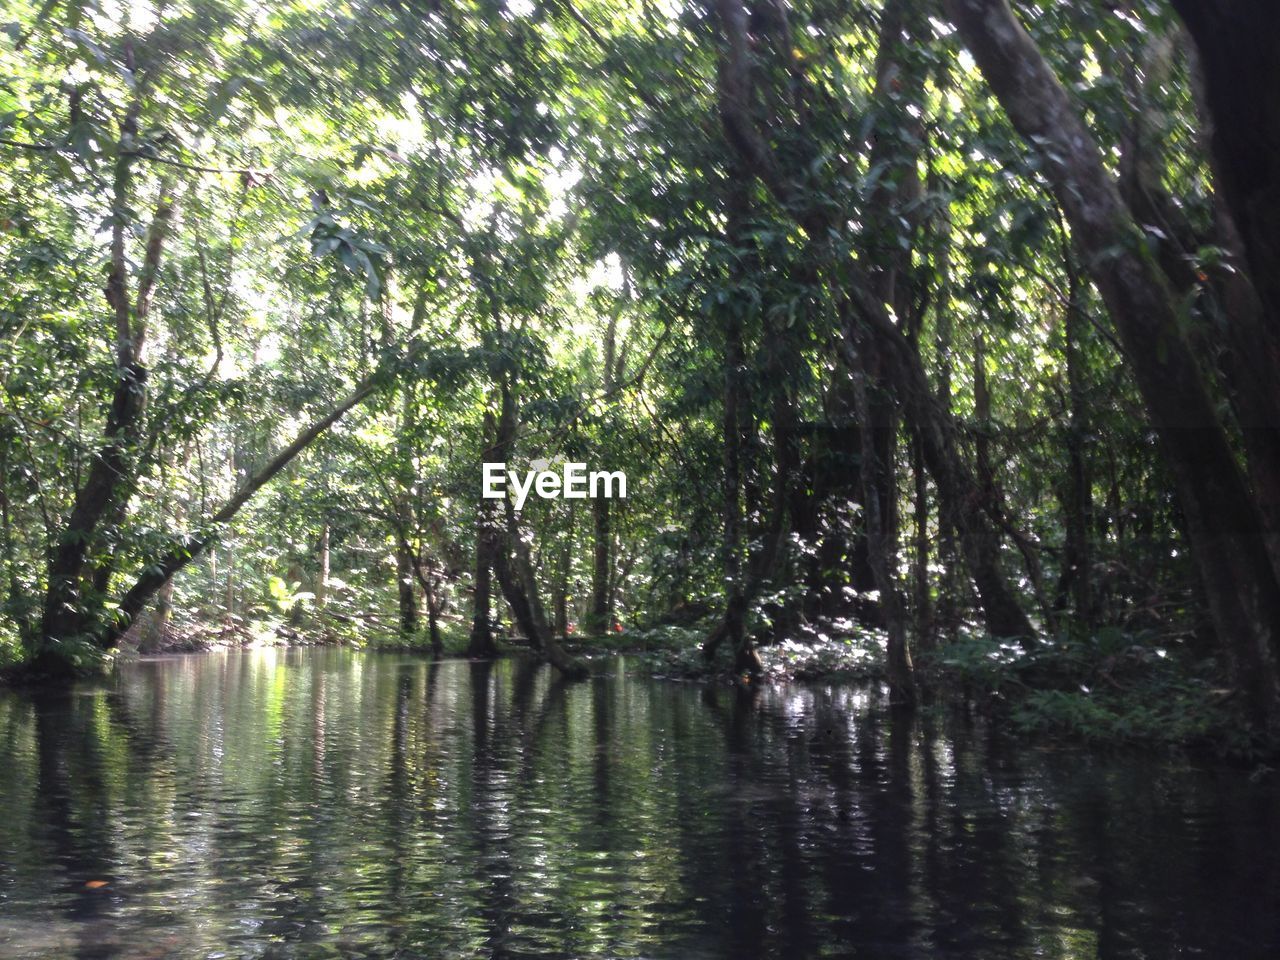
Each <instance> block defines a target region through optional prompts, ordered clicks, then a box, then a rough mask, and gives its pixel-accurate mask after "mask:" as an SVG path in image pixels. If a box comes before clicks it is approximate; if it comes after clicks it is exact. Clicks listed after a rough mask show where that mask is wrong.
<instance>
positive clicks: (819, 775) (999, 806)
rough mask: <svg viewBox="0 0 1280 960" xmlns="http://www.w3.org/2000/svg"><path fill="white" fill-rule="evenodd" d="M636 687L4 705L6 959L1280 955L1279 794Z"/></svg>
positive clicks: (156, 687)
mask: <svg viewBox="0 0 1280 960" xmlns="http://www.w3.org/2000/svg"><path fill="white" fill-rule="evenodd" d="M609 674H610V675H609V676H607V677H605V678H602V679H598V680H595V681H593V682H590V683H584V684H578V685H572V686H564V685H561V684H559V683H557V682H556V681H555V679H554V678H553V677H552V676H551V675H549V674H548V673H547V672H546V671H545V670H542V669H538V668H532V667H529V666H527V665H522V664H520V663H515V662H504V663H500V664H497V665H493V666H490V665H485V664H472V663H465V662H444V663H439V664H430V663H428V662H426V661H423V660H417V659H410V658H407V657H399V656H392V655H381V656H379V655H361V654H357V653H350V652H345V651H336V650H321V651H289V652H284V651H254V652H248V653H243V654H227V655H196V656H190V657H180V658H173V659H165V660H157V661H150V662H141V663H137V664H134V665H131V666H128V667H125V668H123V669H122V670H121V671H120V673H119V676H118V677H117V678H116V679H115V680H113V681H111V682H110V683H109V684H107V685H106V686H105V687H102V688H82V689H80V690H77V691H76V692H74V693H71V694H69V695H63V696H61V697H54V698H43V699H41V698H32V697H31V696H30V695H19V694H16V693H6V694H0V957H4V958H23V957H40V958H44V957H49V958H54V957H56V958H63V957H132V958H142V957H331V956H332V957H365V956H369V957H425V958H450V957H460V958H462V957H465V958H472V957H511V958H515V957H653V958H658V957H663V958H698V957H723V958H734V960H737V958H745V960H750V958H755V957H778V958H793V957H810V956H814V957H817V956H823V957H827V956H830V957H854V958H868V960H870V958H893V957H967V958H975V960H999V958H1024V957H1049V958H1065V957H1081V958H1083V957H1135V958H1136V957H1150V958H1167V957H1212V958H1217V957H1222V958H1247V957H1268V958H1273V957H1280V850H1278V849H1277V840H1280V793H1278V791H1277V787H1276V786H1275V785H1274V780H1275V778H1274V777H1272V778H1270V779H1268V780H1264V781H1262V782H1261V783H1257V784H1255V783H1251V782H1250V781H1249V779H1248V778H1247V777H1246V776H1245V775H1244V774H1242V773H1240V772H1239V771H1234V770H1226V769H1197V768H1192V767H1190V766H1187V765H1182V764H1177V763H1172V762H1169V761H1165V760H1158V759H1144V758H1134V757H1132V756H1111V757H1103V756H1099V755H1093V754H1090V753H1088V752H1084V751H1078V750H1066V751H1054V750H1040V749H1032V748H1028V747H1027V746H1026V745H1025V744H1023V745H1021V746H1019V745H1015V744H1009V743H1003V742H1002V741H1001V740H1000V739H999V738H994V737H992V736H991V735H990V733H989V732H985V731H983V730H982V729H980V728H979V729H973V728H966V727H964V726H963V725H962V724H959V723H954V724H952V723H935V724H931V723H929V722H928V721H921V720H916V721H905V720H901V719H891V718H890V717H889V716H888V715H886V714H885V713H884V712H883V711H882V710H880V709H878V708H877V707H876V705H875V704H874V703H873V702H872V699H871V696H872V695H871V694H868V693H867V692H860V691H856V690H850V689H844V688H824V687H778V688H774V689H769V690H765V691H764V692H763V693H761V694H759V695H758V696H757V697H756V698H755V699H754V701H752V700H750V699H748V698H744V697H743V696H741V695H739V694H737V693H736V692H735V691H732V690H728V689H705V688H702V687H699V686H694V685H688V684H676V683H670V682H662V681H654V680H649V679H642V678H638V677H634V676H627V675H626V674H625V673H624V672H623V670H622V665H621V664H620V663H618V664H614V665H612V666H611V667H610V670H609ZM104 881H105V882H104Z"/></svg>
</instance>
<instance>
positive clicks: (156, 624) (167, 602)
mask: <svg viewBox="0 0 1280 960" xmlns="http://www.w3.org/2000/svg"><path fill="white" fill-rule="evenodd" d="M172 617H173V577H170V578H169V579H168V580H166V581H165V582H164V586H163V587H161V588H160V589H159V591H157V593H156V604H155V609H154V610H152V612H151V616H150V618H149V619H148V620H147V624H146V628H145V629H144V631H143V634H142V639H141V640H139V641H138V651H139V652H140V653H154V652H155V651H157V650H159V649H161V648H162V647H163V646H164V643H165V640H167V639H168V637H169V621H170V620H171V619H172Z"/></svg>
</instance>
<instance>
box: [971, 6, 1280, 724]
mask: <svg viewBox="0 0 1280 960" xmlns="http://www.w3.org/2000/svg"><path fill="white" fill-rule="evenodd" d="M947 6H948V9H949V10H950V12H951V16H952V19H953V20H954V21H955V23H956V25H957V27H958V28H959V30H960V33H961V35H962V37H963V38H964V40H965V42H966V44H967V45H968V46H969V49H970V51H971V53H972V54H973V56H974V59H975V60H976V61H977V63H978V65H979V67H980V68H981V69H982V72H983V74H984V75H985V76H986V78H987V81H988V83H990V85H991V87H992V89H993V90H994V91H995V94H996V96H997V97H998V98H999V100H1000V102H1001V103H1002V104H1003V106H1004V108H1005V110H1006V112H1007V113H1008V114H1009V118H1010V120H1011V121H1012V122H1013V124H1014V126H1015V127H1016V128H1017V129H1018V130H1019V132H1020V133H1021V134H1022V135H1023V136H1024V137H1025V138H1026V140H1027V141H1028V143H1029V144H1030V145H1031V147H1032V149H1034V150H1036V151H1037V152H1038V153H1039V154H1040V157H1041V161H1042V167H1041V169H1042V170H1043V172H1044V174H1045V176H1046V177H1047V178H1048V179H1049V181H1050V183H1051V184H1052V186H1053V188H1054V191H1055V193H1056V194H1057V196H1058V202H1059V203H1060V204H1061V206H1062V209H1063V211H1064V213H1065V214H1066V217H1067V219H1068V221H1069V222H1070V224H1071V227H1072V234H1073V237H1074V239H1075V242H1076V244H1077V246H1078V248H1079V249H1080V251H1081V253H1082V255H1083V258H1084V265H1085V268H1086V269H1087V270H1088V272H1089V274H1090V276H1091V277H1092V278H1093V281H1094V283H1095V284H1096V285H1097V287H1098V290H1099V292H1100V293H1101V294H1102V298H1103V300H1104V301H1105V302H1106V304H1107V307H1108V310H1109V312H1110V314H1111V317H1112V320H1113V322H1114V323H1115V326H1116V329H1117V332H1118V333H1119V335H1120V339H1121V342H1122V343H1123V344H1124V347H1125V350H1126V353H1127V355H1128V360H1129V363H1130V365H1131V367H1132V369H1133V373H1134V377H1135V379H1136V380H1137V384H1138V389H1139V391H1140V393H1141V395H1142V397H1143V400H1144V402H1145V404H1146V407H1147V411H1148V414H1149V416H1150V419H1151V423H1152V426H1153V427H1154V429H1155V431H1156V432H1157V435H1158V436H1159V440H1160V445H1161V449H1162V451H1163V453H1164V456H1165V459H1166V461H1167V462H1168V464H1169V467H1170V470H1171V472H1172V473H1173V476H1174V478H1175V481H1176V484H1177V490H1178V498H1179V502H1180V504H1181V507H1182V513H1183V517H1184V520H1185V522H1186V528H1187V532H1188V535H1189V538H1190V540H1191V546H1192V549H1193V551H1194V553H1195V558H1196V562H1197V563H1198V565H1199V568H1200V572H1201V577H1202V580H1203V582H1204V587H1205V594H1206V596H1207V598H1208V600H1209V606H1210V609H1211V612H1212V615H1213V619H1214V623H1215V626H1216V627H1217V631H1218V636H1219V639H1220V641H1221V642H1222V643H1223V644H1224V645H1225V647H1226V650H1227V652H1228V655H1229V657H1230V659H1231V661H1232V665H1233V670H1234V674H1235V678H1236V683H1237V685H1238V686H1239V688H1240V690H1241V691H1242V693H1243V694H1244V696H1245V699H1246V702H1247V704H1248V708H1249V712H1250V714H1251V717H1252V719H1253V720H1254V721H1255V722H1257V723H1260V724H1262V723H1267V722H1269V720H1270V719H1271V718H1272V717H1273V716H1274V714H1275V705H1276V696H1277V686H1276V673H1275V666H1274V664H1275V658H1276V654H1277V648H1278V647H1280V587H1278V585H1277V582H1276V577H1275V574H1274V571H1273V569H1272V566H1271V562H1270V558H1269V556H1268V553H1267V548H1266V542H1265V537H1264V535H1263V527H1262V518H1261V516H1260V514H1259V511H1258V509H1257V507H1256V504H1255V503H1254V501H1253V499H1252V496H1251V494H1250V491H1249V490H1248V488H1247V486H1246V485H1245V482H1244V477H1243V475H1242V473H1241V471H1240V469H1239V466H1238V464H1237V463H1236V460H1235V457H1234V455H1233V453H1232V450H1231V446H1230V443H1229V441H1228V439H1227V435H1226V432H1225V431H1224V429H1223V427H1222V424H1221V423H1220V422H1219V420H1218V417H1217V413H1216V411H1215V409H1214V405H1213V402H1212V400H1211V397H1210V393H1209V390H1208V389H1207V386H1206V384H1205V381H1204V376H1203V372H1202V371H1201V369H1200V367H1199V365H1198V363H1197V361H1196V358H1195V356H1194V355H1193V354H1192V352H1191V350H1190V348H1189V347H1188V345H1187V342H1186V340H1185V338H1184V336H1183V334H1182V332H1181V328H1180V325H1179V321H1178V316H1177V310H1176V308H1175V305H1174V302H1173V298H1172V296H1171V294H1170V291H1169V288H1168V285H1167V283H1166V281H1165V278H1164V276H1163V275H1162V274H1161V273H1160V272H1158V270H1157V269H1156V266H1155V264H1154V263H1153V262H1152V260H1151V258H1150V256H1149V255H1148V254H1146V253H1145V250H1144V247H1143V238H1142V236H1141V234H1140V232H1139V231H1138V230H1137V228H1136V226H1135V224H1134V222H1133V220H1132V218H1131V217H1130V215H1129V212H1128V210H1127V209H1126V207H1125V206H1124V204H1123V202H1122V200H1121V198H1120V194H1119V191H1118V189H1117V187H1116V185H1115V183H1114V182H1113V181H1112V180H1111V178H1110V176H1109V174H1108V173H1107V170H1106V166H1105V164H1104V163H1103V159H1102V156H1101V153H1100V152H1099V150H1098V147H1097V145H1096V143H1095V142H1094V141H1093V138H1092V136H1091V135H1090V133H1089V131H1088V129H1087V128H1086V127H1085V126H1084V124H1083V122H1082V121H1081V120H1080V118H1079V117H1078V116H1077V115H1076V114H1075V112H1074V111H1073V109H1072V106H1071V103H1070V99H1069V97H1068V95H1067V93H1066V91H1065V90H1064V89H1063V87H1062V85H1061V84H1060V83H1059V81H1058V79H1057V78H1056V77H1055V76H1054V74H1053V72H1052V70H1051V69H1050V68H1049V66H1048V64H1047V63H1046V62H1045V60H1044V58H1043V57H1042V56H1041V54H1040V51H1039V50H1038V49H1037V48H1036V46H1035V43H1034V42H1033V41H1032V40H1031V38H1030V37H1029V36H1028V35H1027V33H1026V31H1025V30H1024V29H1023V28H1022V26H1021V24H1019V23H1018V21H1017V20H1016V18H1015V17H1014V15H1013V12H1012V11H1011V10H1010V9H1009V6H1008V3H1007V2H1006V0H947Z"/></svg>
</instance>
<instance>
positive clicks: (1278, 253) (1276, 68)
mask: <svg viewBox="0 0 1280 960" xmlns="http://www.w3.org/2000/svg"><path fill="white" fill-rule="evenodd" d="M1173 7H1174V9H1175V10H1177V11H1178V14H1179V15H1180V16H1181V17H1182V19H1183V21H1184V22H1185V23H1186V25H1187V29H1188V30H1189V31H1190V33H1191V36H1192V37H1193V38H1194V39H1195V42H1196V48H1197V50H1198V51H1199V59H1200V64H1201V69H1202V71H1203V74H1204V86H1205V99H1206V101H1207V103H1208V107H1209V111H1210V113H1211V115H1212V120H1213V136H1212V139H1211V141H1210V143H1211V146H1212V150H1213V160H1214V172H1215V174H1216V176H1215V179H1216V181H1217V183H1218V185H1219V186H1220V187H1221V190H1222V195H1223V196H1224V197H1225V198H1226V202H1227V206H1228V207H1229V208H1230V211H1231V217H1232V219H1233V220H1234V221H1235V225H1236V227H1237V228H1238V229H1239V232H1240V237H1241V239H1242V240H1243V243H1244V250H1245V256H1246V259H1247V260H1248V263H1249V273H1250V274H1251V276H1252V277H1253V282H1254V286H1255V287H1256V288H1257V291H1258V294H1259V296H1260V297H1261V299H1262V303H1263V304H1264V306H1265V309H1266V314H1267V322H1266V330H1267V337H1268V340H1269V341H1270V347H1271V349H1272V351H1273V355H1274V349H1275V347H1276V344H1277V342H1278V341H1280V217H1277V216H1276V211H1277V210H1280V96H1278V95H1277V91H1280V43H1277V37H1278V36H1280V11H1278V10H1277V8H1276V5H1275V3H1274V2H1273V0H1213V2H1208V0H1173ZM1273 369H1274V368H1273Z"/></svg>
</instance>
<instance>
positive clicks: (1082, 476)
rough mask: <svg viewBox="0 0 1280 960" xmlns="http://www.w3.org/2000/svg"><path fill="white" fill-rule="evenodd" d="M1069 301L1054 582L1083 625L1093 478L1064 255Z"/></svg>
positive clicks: (1076, 318) (1078, 332)
mask: <svg viewBox="0 0 1280 960" xmlns="http://www.w3.org/2000/svg"><path fill="white" fill-rule="evenodd" d="M1067 291H1068V296H1067V301H1068V302H1067V305H1066V309H1065V313H1064V317H1063V339H1064V341H1065V342H1064V344H1063V349H1064V351H1065V354H1066V367H1067V417H1068V421H1067V431H1066V433H1067V496H1066V503H1065V505H1064V506H1065V508H1066V509H1065V511H1064V513H1065V520H1066V522H1065V527H1066V538H1065V543H1064V545H1063V551H1062V575H1061V578H1060V580H1059V583H1058V594H1059V605H1062V603H1063V601H1064V600H1065V598H1066V596H1067V594H1068V593H1069V594H1070V596H1071V598H1072V606H1073V607H1074V612H1075V616H1076V620H1077V621H1079V623H1080V624H1081V626H1083V627H1085V628H1086V629H1087V628H1088V627H1089V625H1090V623H1091V622H1092V616H1093V573H1092V566H1093V562H1092V559H1091V550H1090V530H1091V528H1092V525H1093V522H1092V521H1093V480H1092V478H1091V475H1090V471H1089V461H1088V457H1087V456H1086V451H1085V443H1086V439H1087V437H1088V434H1089V410H1088V401H1087V398H1086V387H1085V371H1084V363H1085V361H1084V358H1083V356H1082V342H1083V337H1084V326H1085V325H1084V316H1083V314H1082V311H1083V310H1084V305H1083V304H1082V303H1081V302H1080V295H1079V280H1078V278H1077V277H1076V272H1075V266H1074V264H1073V263H1071V262H1070V258H1068V263H1067Z"/></svg>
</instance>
